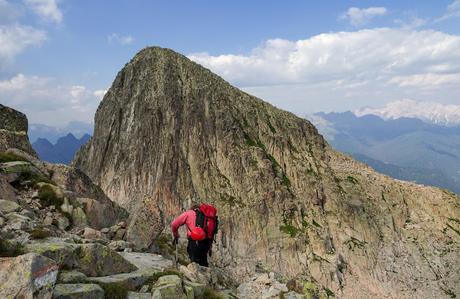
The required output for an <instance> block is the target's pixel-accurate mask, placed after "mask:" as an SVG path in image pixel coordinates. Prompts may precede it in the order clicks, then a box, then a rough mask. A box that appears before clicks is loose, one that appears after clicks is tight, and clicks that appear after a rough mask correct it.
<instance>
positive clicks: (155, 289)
mask: <svg viewBox="0 0 460 299" xmlns="http://www.w3.org/2000/svg"><path fill="white" fill-rule="evenodd" d="M167 298H176V299H187V296H186V295H185V293H184V290H183V288H182V279H181V278H180V277H179V276H177V275H165V276H161V277H160V278H158V280H157V282H156V283H155V284H154V285H153V286H152V299H167Z"/></svg>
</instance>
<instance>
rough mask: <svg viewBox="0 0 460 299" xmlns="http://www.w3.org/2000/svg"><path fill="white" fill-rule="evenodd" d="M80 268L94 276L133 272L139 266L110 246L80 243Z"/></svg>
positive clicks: (88, 274)
mask: <svg viewBox="0 0 460 299" xmlns="http://www.w3.org/2000/svg"><path fill="white" fill-rule="evenodd" d="M78 269H80V271H81V272H83V273H85V274H86V275H87V276H91V277H92V276H106V275H111V274H118V273H126V272H131V271H135V270H137V267H136V266H134V265H133V264H131V263H130V262H128V261H127V260H126V259H124V258H123V257H122V256H121V255H119V254H118V253H117V252H115V251H113V250H112V249H110V248H109V247H107V246H104V245H101V244H97V243H92V244H81V245H80V251H79V267H78Z"/></svg>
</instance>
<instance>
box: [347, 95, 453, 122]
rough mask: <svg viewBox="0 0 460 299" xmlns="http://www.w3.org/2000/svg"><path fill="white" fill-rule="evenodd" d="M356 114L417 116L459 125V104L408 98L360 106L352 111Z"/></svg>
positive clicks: (397, 116)
mask: <svg viewBox="0 0 460 299" xmlns="http://www.w3.org/2000/svg"><path fill="white" fill-rule="evenodd" d="M354 114H355V115H357V116H363V115H367V114H373V115H377V116H380V117H382V118H383V119H398V118H403V117H406V118H418V119H421V120H423V121H425V122H427V123H433V124H438V125H443V126H460V105H452V104H451V105H443V104H441V103H436V102H424V101H423V102H422V101H414V100H410V99H404V100H399V101H394V102H390V103H388V104H386V106H385V107H382V108H370V107H366V108H361V109H358V110H356V111H354Z"/></svg>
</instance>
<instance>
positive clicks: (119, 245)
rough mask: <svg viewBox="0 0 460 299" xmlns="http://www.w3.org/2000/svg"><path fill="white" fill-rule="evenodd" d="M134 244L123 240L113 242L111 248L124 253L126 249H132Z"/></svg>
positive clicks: (110, 244)
mask: <svg viewBox="0 0 460 299" xmlns="http://www.w3.org/2000/svg"><path fill="white" fill-rule="evenodd" d="M131 247H132V244H131V243H129V242H126V241H123V240H119V241H112V242H110V243H109V248H110V249H112V250H115V251H123V250H125V249H126V248H131Z"/></svg>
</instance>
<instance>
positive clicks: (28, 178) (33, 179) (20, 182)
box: [11, 169, 54, 189]
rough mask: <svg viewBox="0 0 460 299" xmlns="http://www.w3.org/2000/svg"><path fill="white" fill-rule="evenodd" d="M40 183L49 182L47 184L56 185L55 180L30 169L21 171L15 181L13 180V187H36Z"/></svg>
mask: <svg viewBox="0 0 460 299" xmlns="http://www.w3.org/2000/svg"><path fill="white" fill-rule="evenodd" d="M38 183H47V184H51V185H54V182H53V181H51V180H50V179H48V178H47V177H45V176H44V175H41V174H39V173H37V172H34V171H31V170H30V169H26V170H24V171H21V173H20V174H19V176H18V178H17V179H16V180H15V181H14V182H12V183H11V185H13V187H15V188H17V189H21V187H24V186H25V187H34V186H36V185H37V184H38Z"/></svg>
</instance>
